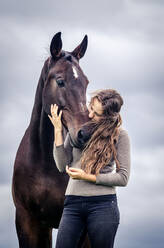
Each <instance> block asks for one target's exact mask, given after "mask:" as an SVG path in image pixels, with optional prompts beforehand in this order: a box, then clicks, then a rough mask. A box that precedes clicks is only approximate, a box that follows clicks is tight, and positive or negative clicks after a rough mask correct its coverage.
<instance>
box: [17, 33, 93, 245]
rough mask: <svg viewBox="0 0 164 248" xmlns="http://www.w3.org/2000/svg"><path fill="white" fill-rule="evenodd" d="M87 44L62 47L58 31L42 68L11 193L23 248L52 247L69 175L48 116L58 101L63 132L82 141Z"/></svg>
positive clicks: (74, 139) (18, 157)
mask: <svg viewBox="0 0 164 248" xmlns="http://www.w3.org/2000/svg"><path fill="white" fill-rule="evenodd" d="M86 48H87V36H85V37H84V39H83V41H82V42H81V44H80V45H79V46H78V47H77V48H76V49H75V50H74V51H73V52H66V51H63V50H62V41H61V33H57V34H56V35H55V36H54V37H53V39H52V41H51V45H50V52H51V56H50V57H49V58H48V59H47V60H46V61H45V63H44V66H43V68H42V71H41V75H40V79H39V82H38V86H37V91H36V95H35V102H34V107H33V111H32V116H31V121H30V124H29V126H28V128H27V130H26V132H25V134H24V136H23V138H22V141H21V143H20V146H19V149H18V151H17V155H16V159H15V165H14V175H13V187H12V192H13V199H14V203H15V207H16V230H17V235H18V239H19V246H20V247H21V248H43V247H44V248H50V247H52V228H58V226H59V222H60V218H61V215H62V210H63V201H64V193H65V189H66V186H67V182H68V176H67V175H66V173H63V174H62V173H60V172H59V171H58V170H57V168H56V165H55V162H54V159H53V141H54V133H53V131H54V130H53V126H52V124H51V122H50V120H49V118H48V114H50V105H51V104H55V103H56V104H57V105H58V106H59V110H60V109H62V110H63V115H62V123H63V126H64V130H65V132H64V133H63V135H64V136H65V134H66V132H67V131H69V132H70V135H71V138H72V142H73V143H74V144H76V145H78V144H79V143H80V135H79V134H80V127H81V125H82V124H83V123H85V122H86V121H88V111H87V108H86V88H87V84H88V80H87V77H86V76H85V75H84V73H83V72H82V70H81V68H80V66H79V59H80V58H82V57H83V56H84V54H85V51H86ZM79 247H80V246H79Z"/></svg>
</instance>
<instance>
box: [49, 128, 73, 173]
mask: <svg viewBox="0 0 164 248" xmlns="http://www.w3.org/2000/svg"><path fill="white" fill-rule="evenodd" d="M53 156H54V160H55V162H56V166H57V168H58V170H59V171H60V172H64V171H65V168H66V165H67V164H70V163H71V162H72V146H71V144H70V136H69V133H67V136H66V138H65V141H64V144H61V145H59V146H57V145H56V144H55V142H54V147H53Z"/></svg>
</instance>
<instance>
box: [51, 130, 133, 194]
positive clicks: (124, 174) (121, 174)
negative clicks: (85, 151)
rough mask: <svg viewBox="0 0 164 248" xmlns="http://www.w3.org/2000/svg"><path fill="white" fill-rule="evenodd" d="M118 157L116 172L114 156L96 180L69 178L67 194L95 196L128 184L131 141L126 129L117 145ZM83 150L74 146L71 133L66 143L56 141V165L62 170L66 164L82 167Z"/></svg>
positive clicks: (113, 191) (114, 190)
mask: <svg viewBox="0 0 164 248" xmlns="http://www.w3.org/2000/svg"><path fill="white" fill-rule="evenodd" d="M116 150H117V159H118V161H119V163H120V170H119V171H118V172H116V170H115V167H116V166H115V161H114V159H113V157H112V158H111V160H110V163H109V164H108V165H107V166H105V167H104V168H103V169H101V170H100V173H99V174H98V175H97V176H96V182H95V183H94V182H88V181H85V180H78V179H72V178H71V177H70V178H69V182H68V186H67V189H66V193H65V195H78V196H94V195H107V194H115V193H116V189H115V187H116V186H126V185H127V182H128V179H129V174H130V142H129V136H128V133H127V131H126V130H124V129H121V131H120V134H119V138H118V143H117V145H116ZM81 153H82V151H81V150H80V149H78V148H75V147H72V146H71V144H70V138H69V135H67V137H66V140H65V142H64V145H60V146H56V145H55V143H54V149H53V156H54V159H55V162H56V166H57V168H58V170H59V171H60V172H64V171H65V167H66V165H69V166H71V167H75V168H81V166H80V163H79V160H80V156H81Z"/></svg>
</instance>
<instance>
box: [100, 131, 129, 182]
mask: <svg viewBox="0 0 164 248" xmlns="http://www.w3.org/2000/svg"><path fill="white" fill-rule="evenodd" d="M117 159H118V161H119V163H120V170H119V171H118V172H115V173H111V172H110V173H106V174H98V175H97V176H96V184H100V185H106V186H126V185H127V183H128V180H129V175H130V140H129V136H128V133H127V131H126V130H123V129H122V130H121V131H120V135H119V139H118V146H117Z"/></svg>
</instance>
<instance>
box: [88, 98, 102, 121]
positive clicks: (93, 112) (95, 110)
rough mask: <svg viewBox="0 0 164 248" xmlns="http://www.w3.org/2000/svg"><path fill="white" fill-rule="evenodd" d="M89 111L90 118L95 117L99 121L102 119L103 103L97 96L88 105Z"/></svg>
mask: <svg viewBox="0 0 164 248" xmlns="http://www.w3.org/2000/svg"><path fill="white" fill-rule="evenodd" d="M88 111H89V118H90V119H94V120H95V121H98V120H99V119H101V117H102V114H103V109H102V104H101V102H99V100H98V99H97V98H94V100H93V102H92V103H90V105H89V107H88Z"/></svg>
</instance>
